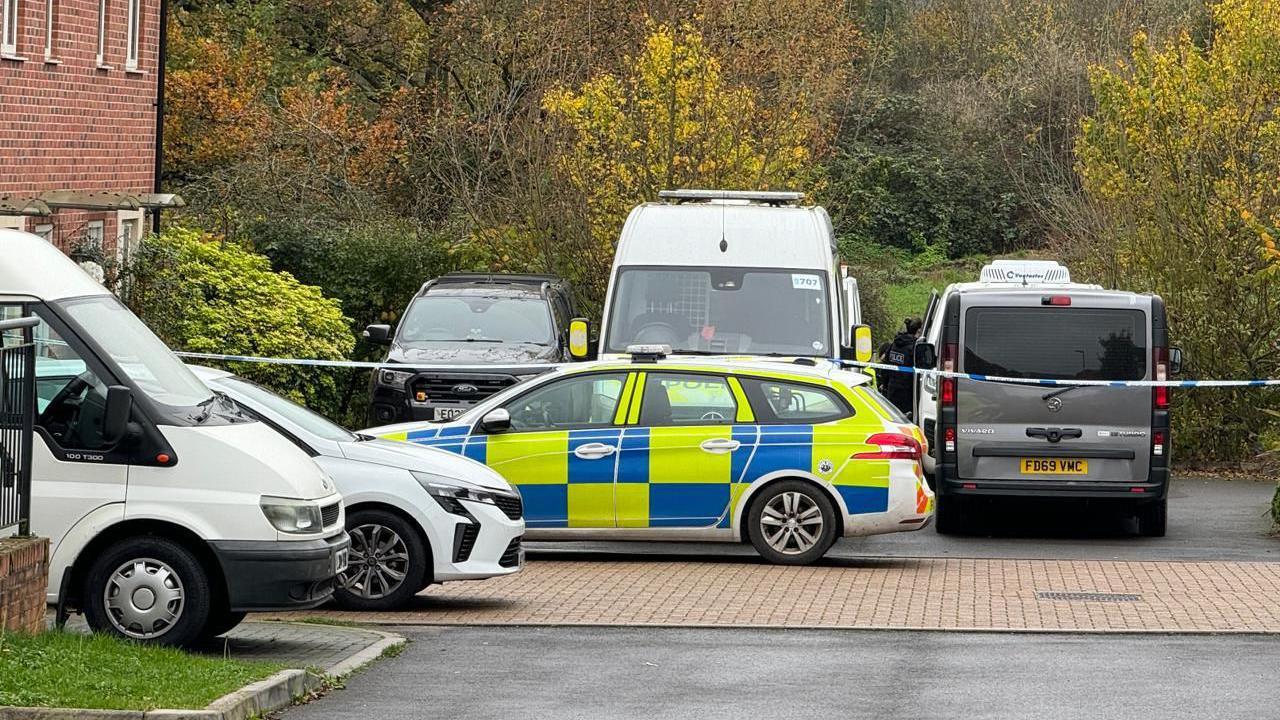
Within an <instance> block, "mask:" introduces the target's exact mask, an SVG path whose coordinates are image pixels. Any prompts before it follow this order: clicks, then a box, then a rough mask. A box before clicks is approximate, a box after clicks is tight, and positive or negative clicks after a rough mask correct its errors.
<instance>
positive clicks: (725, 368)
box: [558, 356, 871, 387]
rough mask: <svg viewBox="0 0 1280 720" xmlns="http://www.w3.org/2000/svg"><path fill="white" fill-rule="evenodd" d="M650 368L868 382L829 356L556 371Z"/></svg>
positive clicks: (606, 363)
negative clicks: (810, 361) (801, 360)
mask: <svg viewBox="0 0 1280 720" xmlns="http://www.w3.org/2000/svg"><path fill="white" fill-rule="evenodd" d="M602 370H603V371H608V370H619V371H627V372H630V371H652V370H664V371H668V372H680V371H686V372H722V373H732V374H737V375H762V376H768V377H790V378H794V379H796V380H799V381H809V382H816V383H819V384H822V383H824V382H826V381H834V382H839V383H842V384H844V385H848V386H850V387H853V386H857V385H863V384H866V383H868V382H870V380H871V378H869V377H867V376H866V375H864V374H863V373H860V372H855V371H853V370H849V369H845V368H843V367H841V366H840V365H838V364H837V363H836V362H834V361H831V360H815V361H814V364H813V365H809V364H807V363H797V362H793V361H792V360H791V359H789V358H778V359H776V360H763V359H760V358H758V357H747V356H735V357H696V358H661V359H659V360H656V361H653V362H645V361H638V360H632V359H620V360H596V361H591V362H580V363H572V364H569V365H565V366H562V367H561V368H560V369H559V370H558V372H561V373H563V374H566V375H572V374H577V373H584V372H593V371H602Z"/></svg>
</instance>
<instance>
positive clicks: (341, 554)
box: [333, 548, 351, 575]
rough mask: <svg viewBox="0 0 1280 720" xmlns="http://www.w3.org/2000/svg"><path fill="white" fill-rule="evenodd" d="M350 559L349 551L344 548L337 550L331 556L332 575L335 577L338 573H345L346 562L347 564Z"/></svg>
mask: <svg viewBox="0 0 1280 720" xmlns="http://www.w3.org/2000/svg"><path fill="white" fill-rule="evenodd" d="M350 559H351V551H350V550H347V549H345V548H344V549H342V550H339V551H338V552H337V553H336V554H335V555H334V556H333V574H334V575H337V574H339V573H342V572H345V571H346V569H347V562H349V561H350Z"/></svg>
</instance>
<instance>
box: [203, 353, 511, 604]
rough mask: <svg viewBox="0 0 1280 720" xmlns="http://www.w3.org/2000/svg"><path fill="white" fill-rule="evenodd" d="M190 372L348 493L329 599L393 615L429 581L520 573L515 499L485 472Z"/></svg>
mask: <svg viewBox="0 0 1280 720" xmlns="http://www.w3.org/2000/svg"><path fill="white" fill-rule="evenodd" d="M189 367H190V368H191V369H192V370H193V371H194V372H195V375H196V377H198V378H200V379H201V380H203V381H204V382H205V383H206V384H208V386H209V387H211V388H213V389H214V390H217V391H218V392H220V393H222V394H223V395H225V396H226V397H229V398H230V399H231V400H234V401H235V403H236V405H238V406H239V407H240V408H241V409H243V410H244V411H245V412H247V413H249V414H250V415H252V416H253V417H254V418H256V419H258V420H261V421H262V422H264V423H266V424H267V425H269V426H271V427H272V428H274V429H275V430H276V431H277V432H279V433H280V434H282V435H284V436H285V437H286V438H288V439H289V440H290V441H292V442H293V444H295V445H297V446H298V447H300V448H302V450H303V451H304V452H306V453H307V454H308V455H310V456H311V458H312V459H313V460H314V461H315V462H316V464H317V465H319V466H320V468H321V469H322V470H324V471H325V472H326V473H327V474H328V475H329V477H332V478H333V482H334V484H335V485H337V487H338V489H339V490H340V491H342V492H343V493H344V499H345V501H346V504H347V512H346V527H347V532H348V533H350V535H351V559H350V564H349V565H348V567H347V569H346V571H345V572H343V573H341V574H340V575H339V576H338V587H337V588H336V589H335V591H334V599H335V600H337V602H338V604H339V605H341V606H343V607H348V608H352V609H355V610H390V609H393V608H396V607H399V606H401V605H403V604H404V603H405V602H406V601H408V600H409V599H410V598H412V597H413V596H414V595H416V594H417V593H418V592H420V591H421V590H422V589H423V588H425V587H427V586H428V585H431V584H432V583H441V582H448V581H451V580H480V579H484V578H490V577H494V576H497V575H509V574H511V573H514V572H516V571H518V570H519V569H520V567H521V565H522V564H523V561H524V552H523V550H522V549H521V546H520V537H521V535H523V534H524V523H523V522H522V521H521V519H520V514H521V508H520V496H519V495H518V494H516V492H515V491H513V490H512V489H511V486H510V485H508V484H507V482H506V481H505V480H503V479H502V477H501V476H500V475H498V474H497V473H495V472H493V471H492V470H490V469H489V468H487V467H485V466H483V465H481V464H479V463H475V462H471V461H470V460H466V459H464V458H460V457H457V456H455V455H452V454H449V453H444V452H438V451H434V450H429V449H427V448H423V447H413V446H408V445H405V444H403V443H393V442H387V441H385V440H377V439H375V438H373V437H372V436H369V435H357V434H355V433H352V432H349V431H348V430H346V429H344V428H342V427H339V426H338V425H335V424H334V423H333V422H331V421H329V420H328V419H327V418H324V417H322V416H320V415H317V414H316V413H313V412H311V411H310V410H308V409H306V408H304V407H302V406H301V405H297V404H295V403H293V402H290V401H289V400H287V399H285V398H283V397H280V396H279V395H277V394H275V393H273V392H271V391H270V390H267V389H266V388H263V387H260V386H258V385H255V384H254V383H252V382H249V381H248V380H245V379H243V378H239V377H236V376H235V375H232V374H231V373H229V372H226V371H223V370H215V369H213V368H207V367H200V366H197V365H192V366H189Z"/></svg>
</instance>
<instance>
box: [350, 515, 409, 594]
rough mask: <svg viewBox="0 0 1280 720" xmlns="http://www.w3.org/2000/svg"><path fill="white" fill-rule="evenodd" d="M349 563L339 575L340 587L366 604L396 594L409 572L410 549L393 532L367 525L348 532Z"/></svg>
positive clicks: (383, 526)
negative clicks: (368, 601) (366, 601)
mask: <svg viewBox="0 0 1280 720" xmlns="http://www.w3.org/2000/svg"><path fill="white" fill-rule="evenodd" d="M348 534H349V535H351V560H350V562H349V563H348V565H347V570H346V572H344V573H342V578H341V580H342V587H344V588H346V589H347V590H348V591H350V592H352V593H354V594H356V595H359V596H360V597H362V598H365V599H366V600H376V599H378V598H381V597H386V596H387V595H390V594H391V593H393V592H395V591H396V589H397V588H399V587H400V585H401V584H402V583H404V578H405V575H406V574H407V573H408V572H409V548H408V547H407V546H406V545H405V543H404V538H401V537H400V535H398V534H397V533H396V531H394V530H392V529H391V528H389V527H387V526H385V525H378V524H376V523H370V524H367V525H359V526H357V527H355V528H353V529H351V530H349V531H348Z"/></svg>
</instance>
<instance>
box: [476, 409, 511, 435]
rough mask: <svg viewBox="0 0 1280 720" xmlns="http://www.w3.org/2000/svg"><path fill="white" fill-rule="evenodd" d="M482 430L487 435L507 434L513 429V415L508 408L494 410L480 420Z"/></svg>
mask: <svg viewBox="0 0 1280 720" xmlns="http://www.w3.org/2000/svg"><path fill="white" fill-rule="evenodd" d="M480 429H481V430H483V431H485V432H487V433H500V432H506V431H508V430H510V429H511V413H509V412H507V409H506V408H494V409H493V410H490V411H489V412H487V413H485V414H484V417H483V418H480Z"/></svg>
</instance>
